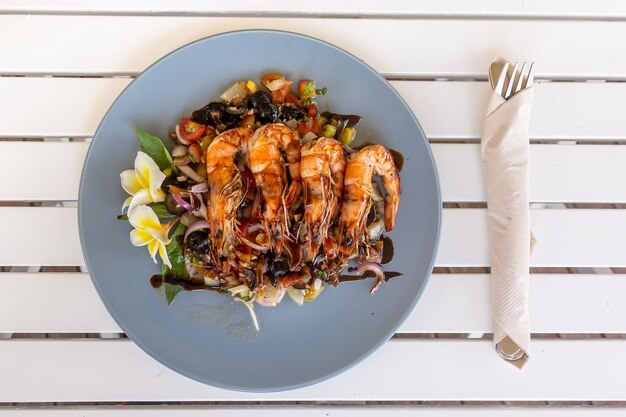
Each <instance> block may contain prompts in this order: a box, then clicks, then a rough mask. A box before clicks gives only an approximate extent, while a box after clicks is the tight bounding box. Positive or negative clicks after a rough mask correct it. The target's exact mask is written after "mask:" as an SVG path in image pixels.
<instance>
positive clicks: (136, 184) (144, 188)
mask: <svg viewBox="0 0 626 417" xmlns="http://www.w3.org/2000/svg"><path fill="white" fill-rule="evenodd" d="M120 179H121V181H122V188H123V189H124V191H126V192H127V193H128V194H130V197H128V198H127V199H126V201H124V205H123V206H122V210H124V208H126V207H128V213H129V215H130V212H131V211H132V210H133V209H134V208H135V207H136V206H139V205H142V204H148V203H157V202H159V201H163V200H165V192H164V191H163V190H162V189H161V184H163V180H164V179H165V174H164V173H163V172H161V170H160V169H159V167H158V166H157V164H156V162H154V160H152V158H150V157H149V156H148V155H146V154H145V153H143V152H141V151H139V152H137V157H136V158H135V169H127V170H126V171H124V172H122V173H121V174H120Z"/></svg>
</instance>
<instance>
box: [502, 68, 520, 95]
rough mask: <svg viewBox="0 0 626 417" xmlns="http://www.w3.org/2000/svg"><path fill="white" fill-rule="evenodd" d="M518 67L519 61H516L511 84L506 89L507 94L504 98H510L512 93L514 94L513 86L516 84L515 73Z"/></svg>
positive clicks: (510, 80)
mask: <svg viewBox="0 0 626 417" xmlns="http://www.w3.org/2000/svg"><path fill="white" fill-rule="evenodd" d="M517 67H519V62H516V63H515V66H513V71H511V76H510V77H509V86H508V88H507V89H506V94H505V95H504V98H505V99H506V100H508V99H509V97H511V95H512V94H513V86H514V85H515V74H516V73H517Z"/></svg>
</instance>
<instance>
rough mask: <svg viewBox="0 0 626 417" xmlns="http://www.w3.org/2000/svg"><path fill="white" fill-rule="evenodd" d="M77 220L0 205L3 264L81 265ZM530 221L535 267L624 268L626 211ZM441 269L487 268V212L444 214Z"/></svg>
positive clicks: (57, 211)
mask: <svg viewBox="0 0 626 417" xmlns="http://www.w3.org/2000/svg"><path fill="white" fill-rule="evenodd" d="M76 218H77V215H76V209H74V208H54V207H0V230H2V231H3V232H4V236H5V238H4V239H2V240H0V265H16V266H18V265H82V264H83V258H82V254H81V251H80V245H79V243H78V227H77V221H76ZM111 221H116V220H114V219H113V218H112V219H111ZM531 223H532V227H533V230H534V232H535V234H536V236H537V240H538V244H537V247H536V248H535V252H534V253H533V256H531V258H530V262H531V266H537V267H539V266H545V267H557V266H571V267H585V266H607V267H610V266H615V267H621V266H626V234H624V233H617V232H616V231H621V230H626V210H610V209H609V210H600V209H598V210H583V209H577V210H556V209H555V210H531ZM129 230H130V229H129ZM59 239H62V242H63V244H58V242H59ZM129 248H131V246H130V243H129ZM598 248H602V250H599V249H598ZM133 250H136V251H137V253H140V252H139V251H140V248H137V249H133ZM437 265H438V266H488V265H489V253H488V248H487V217H486V210H483V209H446V210H444V215H443V226H442V235H441V246H440V248H439V254H438V258H437Z"/></svg>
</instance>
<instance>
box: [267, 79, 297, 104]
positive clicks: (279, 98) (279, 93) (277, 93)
mask: <svg viewBox="0 0 626 417" xmlns="http://www.w3.org/2000/svg"><path fill="white" fill-rule="evenodd" d="M292 83H293V82H292V81H290V80H285V85H283V86H282V87H281V88H279V89H278V90H274V91H271V95H272V103H274V104H283V103H285V98H286V97H287V94H289V91H290V90H291V84H292Z"/></svg>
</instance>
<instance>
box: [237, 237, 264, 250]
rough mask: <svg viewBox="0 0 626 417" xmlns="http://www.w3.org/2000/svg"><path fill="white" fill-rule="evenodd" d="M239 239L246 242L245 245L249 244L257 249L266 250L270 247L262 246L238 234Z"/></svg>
mask: <svg viewBox="0 0 626 417" xmlns="http://www.w3.org/2000/svg"><path fill="white" fill-rule="evenodd" d="M239 239H241V241H242V242H243V243H244V244H246V245H247V246H250V247H251V248H252V249H256V250H258V251H261V252H264V251H266V250H269V249H270V247H269V246H263V245H259V244H258V243H255V242H253V241H251V240H250V239H248V238H246V237H244V236H239Z"/></svg>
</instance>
